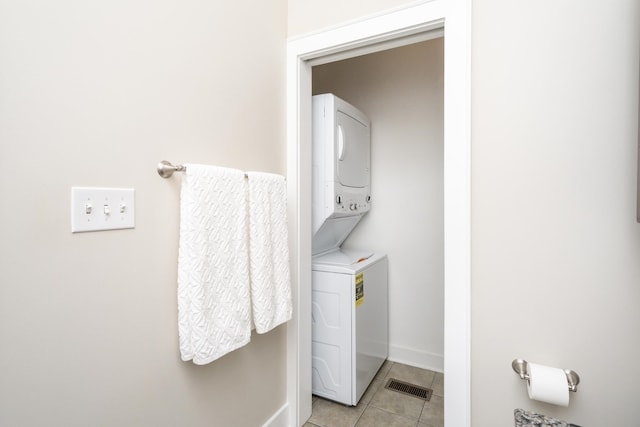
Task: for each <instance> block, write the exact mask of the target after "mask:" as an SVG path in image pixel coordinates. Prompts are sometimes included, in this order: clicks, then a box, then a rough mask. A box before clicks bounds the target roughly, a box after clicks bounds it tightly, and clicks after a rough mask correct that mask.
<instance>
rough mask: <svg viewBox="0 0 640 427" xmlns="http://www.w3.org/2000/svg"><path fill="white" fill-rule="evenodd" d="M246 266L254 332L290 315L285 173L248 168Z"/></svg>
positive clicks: (278, 323)
mask: <svg viewBox="0 0 640 427" xmlns="http://www.w3.org/2000/svg"><path fill="white" fill-rule="evenodd" d="M247 177H248V183H249V254H250V257H249V259H250V260H249V268H250V273H251V303H252V307H253V322H254V324H255V327H256V332H258V333H260V334H263V333H265V332H268V331H270V330H271V329H273V328H275V327H276V326H278V325H280V324H281V323H284V322H286V321H288V320H290V319H291V311H292V305H291V280H290V277H289V246H288V233H287V200H286V197H287V196H286V188H285V187H286V186H285V180H284V177H282V176H280V175H274V174H269V173H262V172H248V173H247Z"/></svg>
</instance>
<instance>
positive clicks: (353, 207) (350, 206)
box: [349, 203, 358, 211]
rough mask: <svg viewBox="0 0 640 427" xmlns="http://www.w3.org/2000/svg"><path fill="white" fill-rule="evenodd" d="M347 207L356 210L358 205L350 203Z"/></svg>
mask: <svg viewBox="0 0 640 427" xmlns="http://www.w3.org/2000/svg"><path fill="white" fill-rule="evenodd" d="M349 209H351V210H352V211H355V210H358V205H357V204H355V203H351V204H350V205H349Z"/></svg>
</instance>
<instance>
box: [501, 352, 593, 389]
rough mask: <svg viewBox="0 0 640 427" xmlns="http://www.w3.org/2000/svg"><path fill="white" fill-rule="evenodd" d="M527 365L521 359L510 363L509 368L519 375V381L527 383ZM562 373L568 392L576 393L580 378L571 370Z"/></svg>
mask: <svg viewBox="0 0 640 427" xmlns="http://www.w3.org/2000/svg"><path fill="white" fill-rule="evenodd" d="M527 365H528V363H527V361H526V360H523V359H514V360H513V362H511V367H512V368H513V370H514V371H516V374H518V375H520V379H523V380H527V381H529V374H528V369H527ZM564 373H565V375H566V376H567V386H568V387H569V391H573V392H576V391H578V383H580V376H579V375H578V374H577V373H576V372H575V371H572V370H571V369H565V370H564Z"/></svg>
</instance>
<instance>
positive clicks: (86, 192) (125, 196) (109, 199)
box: [71, 187, 136, 233]
mask: <svg viewBox="0 0 640 427" xmlns="http://www.w3.org/2000/svg"><path fill="white" fill-rule="evenodd" d="M135 226H136V222H135V190H134V189H133V188H97V187H72V188H71V232H72V233H80V232H83V231H98V230H117V229H121V228H135Z"/></svg>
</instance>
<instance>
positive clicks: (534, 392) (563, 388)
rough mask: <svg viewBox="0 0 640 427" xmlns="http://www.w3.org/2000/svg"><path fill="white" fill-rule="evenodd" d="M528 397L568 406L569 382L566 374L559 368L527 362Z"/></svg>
mask: <svg viewBox="0 0 640 427" xmlns="http://www.w3.org/2000/svg"><path fill="white" fill-rule="evenodd" d="M528 373H529V381H528V383H527V391H528V392H529V398H530V399H533V400H539V401H540V402H546V403H551V404H553V405H559V406H569V384H568V383H567V376H566V374H565V373H564V371H563V370H562V369H560V368H552V367H550V366H544V365H536V364H535V363H529V364H528Z"/></svg>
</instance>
